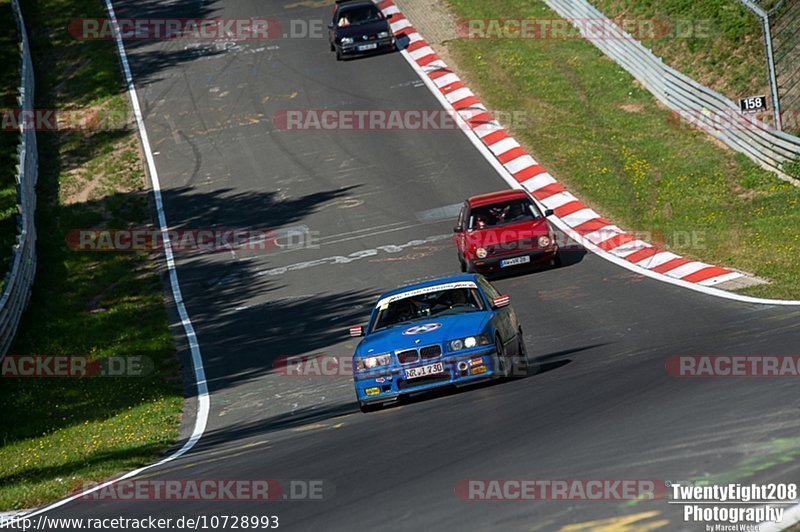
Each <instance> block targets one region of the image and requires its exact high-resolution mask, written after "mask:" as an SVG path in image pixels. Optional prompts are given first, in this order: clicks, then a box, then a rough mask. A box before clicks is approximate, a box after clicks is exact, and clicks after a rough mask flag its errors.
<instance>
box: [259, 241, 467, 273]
mask: <svg viewBox="0 0 800 532" xmlns="http://www.w3.org/2000/svg"><path fill="white" fill-rule="evenodd" d="M450 238H452V235H451V234H446V235H434V236H429V237H428V238H425V239H422V240H411V241H409V242H406V243H404V244H388V245H384V246H378V247H376V248H372V249H363V250H361V251H356V252H354V253H350V254H349V255H334V256H331V257H325V258H322V259H315V260H307V261H304V262H297V263H295V264H289V265H288V266H280V267H277V268H270V269H268V270H261V271H258V272H256V274H255V275H256V276H259V277H260V276H264V275H268V276H271V277H272V276H277V275H283V274H285V273H287V272H290V271H297V270H305V269H308V268H314V267H317V266H324V265H330V264H350V263H351V262H355V261H358V260H362V259H366V258H370V257H375V256H377V255H379V254H380V253H381V252H384V253H400V252H401V251H403V250H405V249H410V248H415V247H419V246H424V245H425V244H432V243H434V242H441V241H444V240H449V239H450Z"/></svg>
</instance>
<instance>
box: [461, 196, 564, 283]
mask: <svg viewBox="0 0 800 532" xmlns="http://www.w3.org/2000/svg"><path fill="white" fill-rule="evenodd" d="M552 214H553V211H552V210H550V209H548V210H546V211H544V213H542V211H540V210H539V208H538V207H537V206H536V204H535V203H534V202H533V200H532V199H531V198H530V196H528V194H527V193H526V192H525V191H524V190H504V191H502V192H493V193H491V194H484V195H481V196H473V197H471V198H469V199H468V200H467V201H466V202H464V207H463V208H462V209H461V213H460V214H459V215H458V224H457V225H456V226H455V228H454V230H453V231H454V233H455V235H454V236H453V239H454V240H455V243H456V247H457V248H458V261H459V262H460V263H461V271H463V272H481V273H491V272H496V271H500V270H505V269H507V268H512V267H515V266H522V265H526V264H532V263H538V262H545V261H550V262H551V264H553V265H555V266H560V265H561V257H560V255H559V252H558V243H557V242H556V239H555V233H554V232H553V228H552V227H551V226H550V223H549V222H548V221H547V218H546V217H547V216H550V215H552Z"/></svg>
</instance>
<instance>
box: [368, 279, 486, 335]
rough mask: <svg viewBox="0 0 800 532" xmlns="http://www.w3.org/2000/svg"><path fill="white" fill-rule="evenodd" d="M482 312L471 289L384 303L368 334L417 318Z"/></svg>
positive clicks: (440, 292) (437, 292)
mask: <svg viewBox="0 0 800 532" xmlns="http://www.w3.org/2000/svg"><path fill="white" fill-rule="evenodd" d="M481 310H484V304H483V300H482V299H481V296H480V293H479V292H478V290H477V289H475V288H455V289H449V290H439V291H436V292H428V293H426V294H419V295H416V296H412V297H406V298H403V299H398V300H397V301H392V302H391V303H387V304H386V305H384V306H382V307H381V308H379V309H378V314H377V316H376V317H375V322H374V325H373V327H372V331H371V332H375V331H379V330H381V329H387V328H389V327H394V326H396V325H400V324H403V323H408V322H411V321H414V320H418V319H427V318H432V317H436V316H446V315H451V314H461V313H464V312H477V311H481Z"/></svg>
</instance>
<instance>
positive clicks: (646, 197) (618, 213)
mask: <svg viewBox="0 0 800 532" xmlns="http://www.w3.org/2000/svg"><path fill="white" fill-rule="evenodd" d="M448 1H449V4H450V6H451V8H452V9H453V10H454V11H455V13H456V15H457V16H459V17H463V18H509V19H519V18H553V17H556V15H555V13H553V12H552V11H550V10H549V9H547V8H546V6H545V5H544V4H543V3H542V2H541V1H538V0H524V1H520V2H514V3H509V2H506V1H505V0H448ZM447 47H448V53H449V55H450V56H451V57H452V58H453V59H454V60H455V64H456V65H458V70H459V72H460V73H461V74H462V75H463V77H464V79H465V81H466V82H467V83H468V84H469V85H470V86H471V88H472V89H473V90H475V91H476V92H477V93H478V94H479V95H480V97H481V99H482V100H483V101H484V103H485V104H487V105H488V106H489V107H490V108H491V109H495V110H502V111H505V112H506V113H508V114H507V115H506V116H509V115H511V113H514V112H523V113H524V116H525V117H526V119H527V120H526V123H525V124H521V125H520V124H517V126H516V127H512V128H511V129H512V132H513V134H514V135H515V136H516V138H517V139H518V140H519V141H520V142H521V143H523V144H524V145H526V146H528V147H529V148H530V149H531V152H532V153H533V154H535V156H536V158H537V159H538V160H539V161H540V162H541V163H542V164H543V165H544V166H545V167H546V168H547V169H548V170H549V171H550V173H551V174H553V175H555V176H556V177H557V178H558V179H559V180H560V181H561V182H563V183H564V184H565V185H566V186H568V187H569V188H570V189H571V191H572V192H574V193H575V194H577V195H578V196H579V197H580V198H581V199H582V200H584V201H585V202H587V203H588V204H589V205H590V206H593V207H594V208H596V209H597V210H598V211H599V212H600V213H602V214H603V215H605V216H608V217H610V218H611V219H612V220H614V222H615V223H617V224H618V225H620V226H622V227H625V228H627V229H629V230H636V231H646V232H651V233H652V234H654V235H661V236H660V237H655V238H654V239H653V240H654V243H656V244H660V245H663V246H665V247H666V248H668V249H671V250H673V251H675V252H676V253H679V254H682V255H685V256H690V257H695V258H697V259H701V260H704V261H706V262H711V263H714V264H720V265H726V266H730V267H734V268H739V269H741V270H744V271H746V272H752V273H754V274H755V275H757V276H759V277H763V278H765V279H769V280H770V281H771V282H770V283H769V284H766V285H761V286H753V287H749V288H746V289H744V290H743V292H745V293H747V294H750V295H755V296H763V297H784V298H800V263H799V262H798V261H797V256H798V253H800V234H798V232H797V231H796V227H798V224H800V208H798V201H800V189H798V188H797V187H794V186H792V185H790V184H788V183H785V182H783V181H781V180H779V179H778V178H777V177H775V176H774V175H773V174H771V173H769V172H766V171H764V170H762V169H760V168H759V167H758V166H756V165H755V164H753V163H752V162H751V161H750V160H749V159H747V158H746V157H744V156H743V155H740V154H735V153H733V152H731V151H730V150H728V149H725V148H723V147H720V146H719V145H717V144H715V143H714V142H713V141H711V140H710V137H708V136H707V135H705V134H704V133H702V132H699V131H696V130H689V129H685V128H684V127H681V126H680V125H677V124H676V122H675V120H673V116H674V115H673V114H672V113H671V112H670V111H668V110H666V109H664V108H662V107H660V106H659V105H658V104H657V103H656V101H655V99H654V98H653V97H652V96H651V95H650V93H648V92H647V91H646V90H644V89H642V88H641V87H640V86H639V85H638V84H637V83H636V82H635V80H634V79H633V78H632V76H630V75H629V74H628V73H627V72H625V71H624V70H622V69H621V68H620V67H619V66H617V65H616V64H615V63H614V62H612V61H611V60H609V59H608V58H606V57H605V56H603V55H602V53H601V52H600V51H599V50H597V48H595V47H594V46H593V45H591V44H590V43H588V42H586V41H582V40H513V39H512V40H466V39H458V40H453V41H449V42H448V44H447ZM687 232H688V233H687Z"/></svg>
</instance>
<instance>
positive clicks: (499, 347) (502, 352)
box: [494, 336, 513, 379]
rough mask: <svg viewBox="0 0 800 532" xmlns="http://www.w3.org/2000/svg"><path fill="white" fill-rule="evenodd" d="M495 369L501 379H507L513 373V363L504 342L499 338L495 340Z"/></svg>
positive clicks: (496, 337)
mask: <svg viewBox="0 0 800 532" xmlns="http://www.w3.org/2000/svg"><path fill="white" fill-rule="evenodd" d="M494 351H495V367H496V368H497V369H496V375H497V378H499V379H507V378H508V377H509V375H510V373H511V369H512V366H513V361H512V360H511V359H510V358H509V357H508V354H507V353H506V348H505V346H504V345H503V340H502V339H501V338H500V337H499V336H495V338H494Z"/></svg>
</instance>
